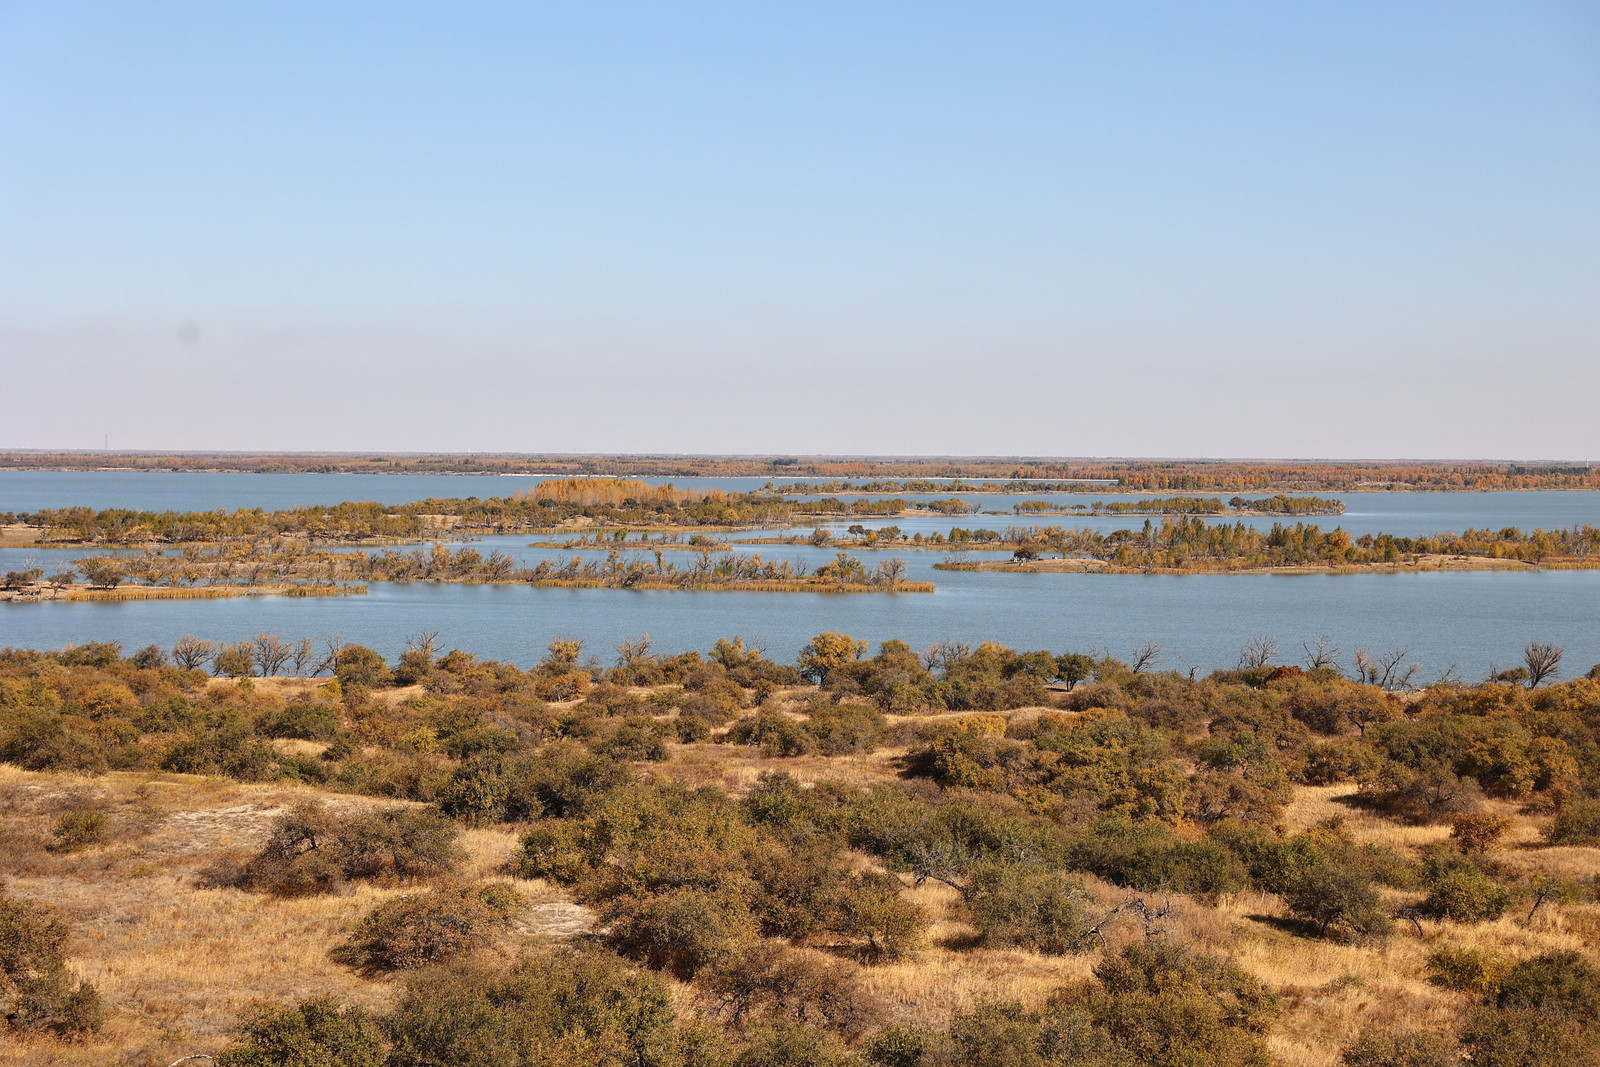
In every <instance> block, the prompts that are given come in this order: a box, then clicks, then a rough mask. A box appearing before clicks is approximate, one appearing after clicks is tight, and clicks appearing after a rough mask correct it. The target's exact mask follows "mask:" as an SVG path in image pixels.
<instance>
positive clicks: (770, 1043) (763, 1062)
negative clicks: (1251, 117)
mask: <svg viewBox="0 0 1600 1067" xmlns="http://www.w3.org/2000/svg"><path fill="white" fill-rule="evenodd" d="M824 636H826V635H824ZM860 1062H861V1061H860V1060H858V1059H856V1057H855V1056H854V1055H852V1054H851V1052H850V1050H849V1049H847V1048H845V1047H844V1045H843V1044H841V1043H840V1041H839V1040H838V1038H835V1037H831V1036H830V1035H828V1034H826V1033H823V1032H821V1031H817V1030H811V1029H808V1028H806V1027H804V1026H793V1025H786V1024H780V1025H778V1026H775V1027H773V1028H772V1029H771V1030H769V1031H767V1032H765V1033H763V1034H761V1035H760V1036H758V1037H756V1038H755V1039H754V1040H753V1041H751V1042H750V1044H749V1046H748V1047H747V1048H745V1050H744V1051H743V1052H741V1053H740V1054H739V1056H738V1058H737V1059H735V1060H734V1061H733V1067H857V1065H858V1064H859V1063H860Z"/></svg>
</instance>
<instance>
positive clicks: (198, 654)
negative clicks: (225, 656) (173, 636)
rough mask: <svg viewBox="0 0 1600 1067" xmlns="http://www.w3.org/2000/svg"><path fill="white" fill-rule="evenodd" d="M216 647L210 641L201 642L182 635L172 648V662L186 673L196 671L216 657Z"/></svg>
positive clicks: (190, 636)
mask: <svg viewBox="0 0 1600 1067" xmlns="http://www.w3.org/2000/svg"><path fill="white" fill-rule="evenodd" d="M216 652H217V646H216V645H214V644H212V643H211V642H210V641H202V640H200V639H199V638H198V637H195V636H194V635H192V634H184V635H183V636H182V637H180V638H178V643H177V644H175V645H173V646H172V660H173V662H174V663H176V664H177V665H178V666H180V667H182V668H183V669H184V670H186V671H197V670H199V669H200V668H201V667H204V666H205V665H206V663H208V662H209V661H210V659H211V657H212V656H214V655H216Z"/></svg>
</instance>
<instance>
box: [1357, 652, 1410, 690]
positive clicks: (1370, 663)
mask: <svg viewBox="0 0 1600 1067" xmlns="http://www.w3.org/2000/svg"><path fill="white" fill-rule="evenodd" d="M1410 654H1411V649H1409V648H1404V647H1402V648H1391V649H1390V650H1389V651H1387V652H1384V653H1382V654H1381V655H1379V656H1378V658H1377V659H1373V658H1372V657H1371V656H1370V655H1368V654H1367V650H1366V649H1364V648H1358V649H1356V676H1357V677H1358V678H1359V679H1360V680H1361V682H1362V683H1363V684H1366V685H1375V686H1377V687H1378V688H1379V689H1410V688H1411V683H1412V681H1413V679H1415V678H1416V676H1417V672H1418V671H1419V670H1421V669H1422V665H1421V664H1420V663H1406V662H1405V659H1406V657H1407V656H1409V655H1410Z"/></svg>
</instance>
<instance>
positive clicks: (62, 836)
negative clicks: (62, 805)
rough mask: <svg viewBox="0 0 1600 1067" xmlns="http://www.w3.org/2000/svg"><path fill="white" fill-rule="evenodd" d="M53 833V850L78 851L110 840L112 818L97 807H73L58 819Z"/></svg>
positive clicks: (51, 847) (51, 844)
mask: <svg viewBox="0 0 1600 1067" xmlns="http://www.w3.org/2000/svg"><path fill="white" fill-rule="evenodd" d="M52 834H53V835H54V838H55V839H54V840H53V841H51V842H50V850H51V851H52V852H78V851H81V850H82V849H86V848H90V847H92V846H94V845H102V844H105V842H106V841H108V840H110V838H111V820H110V818H108V817H107V816H106V813H105V812H103V811H100V810H99V809H97V808H91V807H82V806H79V807H73V808H69V809H67V810H66V811H64V812H62V813H61V815H60V816H59V817H58V818H57V819H56V824H55V828H54V830H53V831H52Z"/></svg>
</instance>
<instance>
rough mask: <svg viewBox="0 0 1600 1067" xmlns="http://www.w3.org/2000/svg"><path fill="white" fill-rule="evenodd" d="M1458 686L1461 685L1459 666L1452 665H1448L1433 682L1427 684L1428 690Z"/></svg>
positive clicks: (1456, 664)
mask: <svg viewBox="0 0 1600 1067" xmlns="http://www.w3.org/2000/svg"><path fill="white" fill-rule="evenodd" d="M1460 684H1461V664H1459V663H1452V664H1450V666H1448V667H1446V668H1445V669H1444V670H1442V671H1440V672H1439V674H1438V676H1437V677H1436V678H1434V680H1433V681H1431V682H1429V683H1428V688H1429V689H1432V688H1434V687H1435V686H1441V685H1460Z"/></svg>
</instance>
